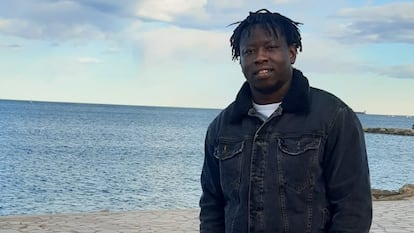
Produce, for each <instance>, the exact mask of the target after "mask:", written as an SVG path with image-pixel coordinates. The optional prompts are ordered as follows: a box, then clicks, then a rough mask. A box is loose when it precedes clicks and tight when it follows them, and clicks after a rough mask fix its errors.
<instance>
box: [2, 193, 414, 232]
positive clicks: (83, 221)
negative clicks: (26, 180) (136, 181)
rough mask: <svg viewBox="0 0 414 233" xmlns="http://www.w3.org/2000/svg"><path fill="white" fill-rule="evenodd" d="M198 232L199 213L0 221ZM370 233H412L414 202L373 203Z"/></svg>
mask: <svg viewBox="0 0 414 233" xmlns="http://www.w3.org/2000/svg"><path fill="white" fill-rule="evenodd" d="M26 232H27V233H39V232H53V233H89V232H90V233H115V232H116V233H132V232H143V233H167V232H169V233H174V232H185V233H186V232H188V233H190V232H191V233H193V232H198V210H196V209H192V210H166V211H163V210H161V211H137V212H98V213H84V214H64V215H38V216H33V215H32V216H7V217H0V233H26ZM370 232H372V233H382V232H387V233H405V232H407V233H408V232H414V199H410V200H402V201H375V202H374V222H373V225H372V228H371V231H370Z"/></svg>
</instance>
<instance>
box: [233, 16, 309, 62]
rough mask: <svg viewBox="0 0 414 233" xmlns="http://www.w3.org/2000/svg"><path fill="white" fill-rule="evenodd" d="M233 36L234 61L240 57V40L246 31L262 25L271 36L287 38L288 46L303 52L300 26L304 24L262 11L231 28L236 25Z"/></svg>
mask: <svg viewBox="0 0 414 233" xmlns="http://www.w3.org/2000/svg"><path fill="white" fill-rule="evenodd" d="M236 24H238V26H237V27H236V29H234V31H233V35H232V36H231V37H230V45H231V48H232V59H233V61H235V60H238V59H239V57H240V40H241V37H242V35H243V33H244V32H245V31H247V32H248V31H249V30H250V29H251V28H252V27H253V26H254V25H260V26H262V27H263V28H264V29H265V30H267V31H268V32H269V33H270V34H272V35H275V36H278V32H279V33H280V34H282V35H283V36H285V38H286V42H287V44H288V45H289V46H290V45H295V46H296V49H299V51H301V52H302V42H301V39H302V38H301V36H300V31H299V25H300V24H302V23H299V22H295V21H293V20H291V19H289V18H287V17H285V16H283V15H281V14H279V13H272V12H270V11H269V10H267V9H261V10H258V11H256V12H250V13H249V16H247V18H246V19H244V20H243V21H238V22H235V23H232V24H230V25H229V26H232V25H236Z"/></svg>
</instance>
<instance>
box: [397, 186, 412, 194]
mask: <svg viewBox="0 0 414 233" xmlns="http://www.w3.org/2000/svg"><path fill="white" fill-rule="evenodd" d="M399 191H400V193H406V194H412V195H413V196H414V184H405V185H403V186H402V187H401V188H400V189H399Z"/></svg>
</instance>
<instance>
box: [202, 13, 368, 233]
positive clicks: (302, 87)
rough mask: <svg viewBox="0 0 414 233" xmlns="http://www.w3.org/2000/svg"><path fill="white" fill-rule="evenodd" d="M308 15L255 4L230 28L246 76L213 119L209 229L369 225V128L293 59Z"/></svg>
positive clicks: (207, 165)
mask: <svg viewBox="0 0 414 233" xmlns="http://www.w3.org/2000/svg"><path fill="white" fill-rule="evenodd" d="M298 26H299V23H297V22H294V21H292V20H291V19H289V18H287V17H285V16H283V15H280V14H278V13H272V12H269V11H268V10H266V9H263V10H259V11H257V12H251V13H250V14H249V16H248V17H247V18H246V19H245V20H243V21H241V22H239V23H238V26H237V28H236V29H235V30H234V33H233V35H232V36H231V38H230V42H231V46H232V54H233V59H234V60H239V62H240V66H241V68H242V72H243V74H244V77H245V78H246V82H245V83H244V84H243V86H242V87H241V89H240V91H239V93H238V94H237V97H236V100H235V101H234V102H233V103H231V104H230V105H229V106H228V107H227V108H226V109H224V110H223V111H222V112H221V113H220V114H219V115H218V116H217V118H216V119H215V120H214V121H213V122H212V123H211V125H210V126H209V128H208V131H207V135H206V140H205V158H204V165H203V170H202V174H201V185H202V190H203V194H202V196H201V199H200V208H201V212H200V232H202V233H207V232H214V233H218V232H228V233H230V232H235V233H245V232H246V233H247V232H251V233H253V232H265V233H266V232H269V233H270V232H272V233H273V232H294V233H296V232H297V233H304V232H352V233H360V232H361V233H362V232H368V231H369V228H370V225H371V219H372V202H371V189H370V180H369V170H368V163H367V155H366V148H365V141H364V134H363V130H362V127H361V124H360V122H359V120H358V118H357V116H356V114H355V113H354V112H353V111H352V110H351V109H350V108H349V107H348V106H347V105H346V104H345V103H343V102H342V101H341V100H340V99H338V98H337V97H335V96H334V95H332V94H329V93H327V92H325V91H323V90H319V89H316V88H313V87H310V86H309V83H308V80H307V78H306V77H305V76H304V75H303V74H302V72H301V71H299V70H297V69H295V68H293V67H292V64H294V63H295V60H296V55H297V51H298V50H300V51H301V50H302V43H301V36H300V32H299V29H298Z"/></svg>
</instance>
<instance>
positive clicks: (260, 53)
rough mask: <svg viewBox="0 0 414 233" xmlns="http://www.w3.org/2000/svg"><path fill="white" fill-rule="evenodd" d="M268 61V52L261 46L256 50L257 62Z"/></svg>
mask: <svg viewBox="0 0 414 233" xmlns="http://www.w3.org/2000/svg"><path fill="white" fill-rule="evenodd" d="M267 61H268V54H267V51H266V50H265V49H264V48H259V49H258V50H257V52H256V59H255V63H263V62H267Z"/></svg>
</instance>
